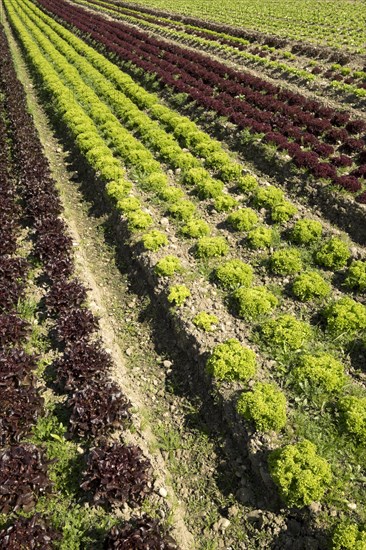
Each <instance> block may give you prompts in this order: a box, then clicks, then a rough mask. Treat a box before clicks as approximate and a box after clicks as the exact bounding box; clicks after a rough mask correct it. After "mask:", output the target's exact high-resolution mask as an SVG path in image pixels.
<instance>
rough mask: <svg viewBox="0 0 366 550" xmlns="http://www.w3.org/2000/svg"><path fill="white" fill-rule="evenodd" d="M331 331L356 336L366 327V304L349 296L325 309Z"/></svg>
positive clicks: (336, 333)
mask: <svg viewBox="0 0 366 550" xmlns="http://www.w3.org/2000/svg"><path fill="white" fill-rule="evenodd" d="M324 314H325V319H326V323H327V329H328V330H329V332H331V333H332V334H334V335H336V336H340V335H344V336H347V337H354V336H357V335H359V334H360V333H362V332H363V331H365V329H366V306H364V305H363V304H360V303H359V302H356V301H355V300H353V299H352V298H350V297H349V296H345V297H344V298H341V299H340V300H338V301H337V302H334V303H333V304H331V305H330V306H329V307H327V308H326V309H325V311H324Z"/></svg>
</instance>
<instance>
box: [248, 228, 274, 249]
mask: <svg viewBox="0 0 366 550" xmlns="http://www.w3.org/2000/svg"><path fill="white" fill-rule="evenodd" d="M273 238H274V235H273V230H272V229H270V228H269V227H265V226H264V225H261V226H259V227H256V228H255V229H252V230H251V231H249V233H248V235H247V241H248V244H249V246H250V247H251V248H254V249H255V250H257V249H259V248H269V247H270V246H271V245H272V244H273Z"/></svg>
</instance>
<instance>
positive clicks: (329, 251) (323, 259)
mask: <svg viewBox="0 0 366 550" xmlns="http://www.w3.org/2000/svg"><path fill="white" fill-rule="evenodd" d="M350 256H351V252H350V249H349V246H348V244H347V243H345V242H344V241H342V240H341V239H339V238H338V237H331V238H330V239H328V240H327V241H326V242H325V243H324V244H323V246H321V247H320V249H319V250H318V251H317V252H316V254H315V260H316V262H317V263H318V264H319V265H321V266H324V267H327V268H328V269H341V268H342V267H344V266H345V265H346V263H347V261H348V259H349V257H350Z"/></svg>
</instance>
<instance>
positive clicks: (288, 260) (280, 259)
mask: <svg viewBox="0 0 366 550" xmlns="http://www.w3.org/2000/svg"><path fill="white" fill-rule="evenodd" d="M270 265H271V270H272V271H273V273H276V274H277V275H292V274H293V273H298V272H299V271H301V270H302V259H301V254H300V252H299V251H298V250H297V249H296V248H283V249H281V250H276V251H275V252H273V254H272V256H271V259H270Z"/></svg>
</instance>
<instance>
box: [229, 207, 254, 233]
mask: <svg viewBox="0 0 366 550" xmlns="http://www.w3.org/2000/svg"><path fill="white" fill-rule="evenodd" d="M226 221H227V223H228V224H229V225H230V226H231V227H233V228H234V229H236V231H249V229H252V227H254V225H256V224H257V223H258V216H257V214H256V213H255V212H254V210H252V209H251V208H240V209H239V210H237V211H236V212H233V213H232V214H229V216H228V218H227V220H226Z"/></svg>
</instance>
